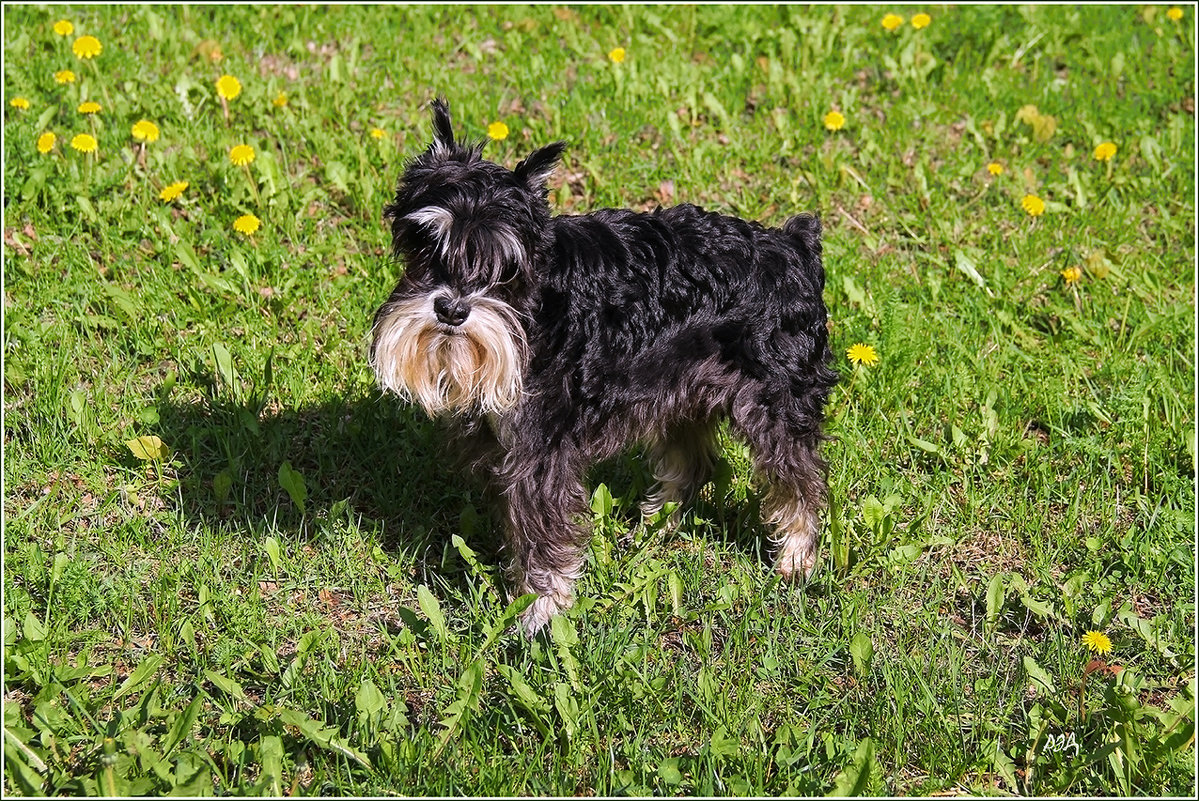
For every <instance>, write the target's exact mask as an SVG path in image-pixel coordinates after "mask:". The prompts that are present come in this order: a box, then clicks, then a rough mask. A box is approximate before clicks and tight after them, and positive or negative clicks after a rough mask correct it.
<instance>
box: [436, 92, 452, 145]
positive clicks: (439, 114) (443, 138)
mask: <svg viewBox="0 0 1199 801" xmlns="http://www.w3.org/2000/svg"><path fill="white" fill-rule="evenodd" d="M453 146H454V125H453V123H452V122H451V121H450V106H449V104H448V103H446V102H445V98H443V97H439V98H437V99H435V100H434V101H433V147H434V148H440V149H445V150H448V149H450V148H451V147H453Z"/></svg>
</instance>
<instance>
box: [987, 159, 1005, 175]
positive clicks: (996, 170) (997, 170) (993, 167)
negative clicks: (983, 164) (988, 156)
mask: <svg viewBox="0 0 1199 801" xmlns="http://www.w3.org/2000/svg"><path fill="white" fill-rule="evenodd" d="M987 172H989V173H991V174H992V175H1003V165H1002V164H1000V163H999V162H998V161H992V162H991V163H990V164H988V165H987Z"/></svg>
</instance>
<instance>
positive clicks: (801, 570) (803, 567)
mask: <svg viewBox="0 0 1199 801" xmlns="http://www.w3.org/2000/svg"><path fill="white" fill-rule="evenodd" d="M818 561H819V560H818V559H817V553H816V548H815V547H812V546H809V547H806V548H805V547H803V546H801V545H798V544H793V543H790V542H788V543H784V545H783V547H782V548H781V549H780V550H779V552H778V555H777V556H776V557H775V560H774V569H775V572H777V573H778V574H779V575H780V576H782V577H783V579H785V580H786V581H792V582H803V581H807V580H808V579H810V578H812V574H813V573H815V572H816V564H817V562H818Z"/></svg>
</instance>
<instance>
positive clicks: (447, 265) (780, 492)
mask: <svg viewBox="0 0 1199 801" xmlns="http://www.w3.org/2000/svg"><path fill="white" fill-rule="evenodd" d="M564 147H565V144H564V143H562V142H557V143H555V144H552V145H549V146H547V147H543V148H541V149H540V150H537V151H534V152H533V153H532V155H530V156H529V157H528V158H527V159H525V160H524V161H522V162H521V163H520V164H518V165H517V166H516V169H515V170H508V169H506V168H504V167H502V166H500V165H498V164H494V163H492V162H490V161H486V160H484V159H483V157H482V150H483V145H482V144H481V143H479V144H473V145H464V144H461V143H459V142H456V141H455V140H454V132H453V128H452V125H451V121H450V114H449V109H448V107H447V106H446V104H445V102H444V101H441V100H436V101H434V102H433V143H432V144H431V145H430V146H429V148H428V150H427V151H425V152H424V153H422V154H421V155H419V156H418V157H416V158H415V159H414V160H412V161H411V162H410V163H409V164H408V165H407V168H406V169H405V171H404V175H403V178H402V179H401V180H400V184H399V188H398V190H397V191H396V196H395V201H394V202H393V203H391V204H390V205H388V206H387V207H386V208H385V210H384V215H385V217H386V218H388V219H389V220H390V222H391V229H392V245H393V248H394V252H395V255H396V257H398V258H402V259H403V261H404V263H405V264H406V270H405V272H404V275H403V277H402V278H401V279H400V282H399V284H398V285H397V286H396V288H395V291H394V292H392V294H391V297H390V298H388V300H387V302H386V303H384V304H383V305H382V307H380V308H379V311H378V313H377V314H376V315H375V324H374V332H373V342H372V344H371V350H370V362H371V366H372V367H373V369H374V371H375V375H376V376H377V378H378V381H379V385H380V386H381V387H382V388H383V389H384V390H390V391H392V392H395V393H397V394H399V395H400V396H402V397H404V398H406V399H408V400H409V401H412V402H415V403H417V404H419V405H420V406H422V407H423V408H424V409H425V410H426V411H427V412H428V413H429V414H430V415H450V416H452V417H453V419H455V420H456V421H457V429H458V431H459V433H461V434H463V435H465V436H467V437H468V438H469V439H470V440H471V447H472V448H473V449H474V450H473V454H474V455H475V457H476V462H477V463H478V464H480V465H482V466H483V467H484V468H485V469H486V471H487V473H488V476H489V478H490V480H491V481H493V482H494V484H495V487H496V489H498V490H499V492H500V494H501V497H502V498H503V500H504V502H505V505H506V507H507V508H506V547H507V548H508V549H509V551H510V554H511V565H510V568H509V573H510V578H511V580H512V582H513V583H514V585H515V588H516V590H517V591H518V592H519V593H526V592H535V593H537V595H538V598H537V600H536V602H535V603H534V604H533V605H532V606H530V607H529V608H528V609H527V610H526V611H525V613H524V616H523V619H522V622H523V624H524V629H525V631H526V633H529V634H532V633H533V632H535V631H536V630H537V629H539V628H541V627H542V626H543V625H545V623H546V621H548V620H549V618H550V617H551V616H552V615H553V614H555V613H556V612H558V611H559V610H561V609H563V608H565V607H566V606H568V605H569V604H570V602H571V597H572V587H573V584H574V581H575V579H577V578H578V577H579V575H580V574H581V572H582V569H583V561H584V552H585V549H586V546H587V540H588V531H587V529H586V527H585V526H584V525H583V524H582V522H581V519H582V518H583V516H584V515H585V514H586V512H587V498H588V494H587V491H586V489H585V488H584V485H583V481H584V476H585V473H586V471H587V470H588V468H589V467H590V466H591V465H592V464H594V463H596V462H598V461H601V460H604V459H607V458H610V457H612V456H614V455H615V454H617V453H618V452H620V451H621V450H622V449H623V448H625V447H627V446H629V445H630V444H633V443H638V442H640V443H645V444H646V445H647V446H648V450H649V454H650V456H651V459H652V463H653V472H654V477H655V479H656V480H657V481H658V484H657V485H656V487H655V488H654V491H653V492H652V494H651V495H650V497H649V499H648V500H647V502H646V504H645V505H644V507H643V508H644V509H645V511H646V512H647V513H653V512H655V511H657V510H659V509H661V508H662V506H663V505H664V504H665V503H666V502H668V501H683V500H686V499H687V498H688V496H690V495H691V494H692V493H694V492H695V491H696V490H697V489H698V488H699V486H700V485H702V484H703V483H704V481H705V480H706V478H707V474H708V469H709V468H710V466H711V463H712V458H713V449H714V427H715V425H716V424H717V422H718V420H719V419H720V418H721V417H727V418H728V419H729V421H730V424H731V428H732V430H733V432H734V433H736V434H737V435H738V436H740V437H742V438H744V440H745V441H746V442H747V444H748V445H749V447H750V449H751V451H752V453H753V457H754V460H755V464H756V467H757V470H758V472H759V475H760V477H761V479H762V480H763V481H764V482H766V484H767V485H768V490H767V493H766V497H765V500H764V510H765V518H766V520H767V521H768V522H769V523H771V524H772V525H773V526H774V528H775V535H774V537H773V540H774V544H775V546H776V569H777V570H778V572H779V573H781V574H782V575H783V576H785V577H787V578H793V577H806V576H808V575H810V574H811V572H812V571H813V569H814V568H815V566H816V553H817V537H818V534H819V528H820V520H819V511H820V509H821V507H822V506H823V504H824V500H825V496H826V481H825V465H824V462H823V461H822V460H821V458H820V454H819V452H818V447H819V444H820V442H821V440H822V439H823V437H822V434H821V424H822V421H823V415H824V405H825V402H826V401H827V399H828V395H829V392H830V390H831V389H832V387H833V385H834V384H835V383H836V381H837V374H836V373H835V372H833V371H832V370H831V369H830V368H829V366H828V362H829V359H830V357H831V353H830V351H829V346H828V329H827V326H826V318H827V313H826V311H825V307H824V303H823V300H822V298H821V292H822V289H823V287H824V268H823V266H822V265H821V259H820V251H821V246H820V222H819V220H818V219H817V218H816V217H814V216H811V215H807V214H801V215H799V216H796V217H792V218H791V219H790V220H788V221H787V222H786V223H785V224H784V225H783V227H782V229H774V228H765V227H763V226H762V225H759V224H758V223H754V222H746V221H744V220H740V219H737V218H735V217H728V216H723V215H720V214H715V213H711V212H706V211H703V210H702V209H700V208H697V207H695V206H690V205H683V206H676V207H674V208H667V209H658V210H657V211H655V212H653V213H648V214H643V213H636V212H631V211H624V210H617V209H602V210H600V211H596V212H593V213H591V214H585V215H579V216H566V215H563V216H559V217H551V216H550V209H549V204H548V202H547V190H546V180H547V178H548V177H549V175H550V173H551V172H552V171H553V169H554V166H555V164H556V163H557V162H558V159H559V157H560V156H561V154H562V151H563V149H564Z"/></svg>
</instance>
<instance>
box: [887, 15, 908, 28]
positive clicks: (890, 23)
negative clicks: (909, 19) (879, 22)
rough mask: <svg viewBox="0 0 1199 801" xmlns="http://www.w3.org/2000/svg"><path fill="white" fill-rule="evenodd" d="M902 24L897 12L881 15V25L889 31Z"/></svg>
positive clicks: (901, 18)
mask: <svg viewBox="0 0 1199 801" xmlns="http://www.w3.org/2000/svg"><path fill="white" fill-rule="evenodd" d="M902 24H903V17H901V16H899V15H898V14H888V15H886V16H885V17H883V27H884V28H886V29H887V30H889V31H893V30H895V29H896V28H898V27H899V26H900V25H902Z"/></svg>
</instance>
